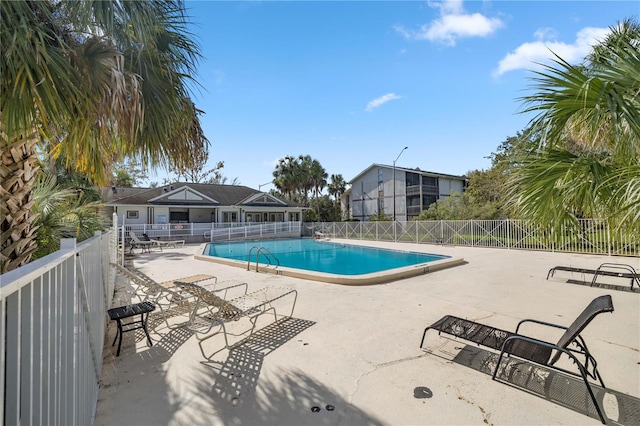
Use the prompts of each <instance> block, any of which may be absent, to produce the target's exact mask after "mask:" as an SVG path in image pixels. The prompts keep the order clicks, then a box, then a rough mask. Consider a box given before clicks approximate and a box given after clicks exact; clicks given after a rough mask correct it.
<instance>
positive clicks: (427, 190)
mask: <svg viewBox="0 0 640 426" xmlns="http://www.w3.org/2000/svg"><path fill="white" fill-rule="evenodd" d="M420 188H421V186H420V185H411V186H407V189H406V192H407V197H412V196H415V195H420ZM422 195H438V187H437V186H435V185H422Z"/></svg>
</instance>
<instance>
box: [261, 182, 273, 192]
mask: <svg viewBox="0 0 640 426" xmlns="http://www.w3.org/2000/svg"><path fill="white" fill-rule="evenodd" d="M270 183H273V181H270V182H267V183H261V184H260V185H258V191H260V190H262V187H263V186H266V185H269V184H270Z"/></svg>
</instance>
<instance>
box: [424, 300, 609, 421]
mask: <svg viewBox="0 0 640 426" xmlns="http://www.w3.org/2000/svg"><path fill="white" fill-rule="evenodd" d="M602 312H613V302H612V301H611V296H609V295H605V296H600V297H597V298H595V299H594V300H592V301H591V303H589V305H588V306H587V307H586V308H585V310H584V311H582V313H581V314H580V315H579V316H578V317H577V318H576V319H575V321H573V323H572V324H571V325H570V326H569V327H565V326H562V325H557V324H551V323H548V322H543V321H538V320H533V319H524V320H522V321H520V322H519V323H518V326H517V327H516V330H515V332H510V331H505V330H500V329H497V328H494V327H490V326H487V325H484V324H480V323H476V322H473V321H468V320H465V319H462V318H458V317H454V316H451V315H447V316H445V317H442V318H441V319H440V320H438V321H436V322H435V323H434V324H432V325H430V326H429V327H427V328H425V330H424V333H423V334H422V341H421V342H420V347H421V348H422V345H423V344H424V339H425V336H426V335H427V331H429V330H437V331H438V334H440V333H445V334H449V335H451V336H455V337H458V338H460V339H464V340H468V341H470V342H473V343H476V344H478V345H482V346H486V347H489V348H491V349H495V350H499V351H500V357H499V358H498V362H497V364H496V367H495V369H494V370H493V376H492V378H493V380H495V379H496V374H497V373H498V368H500V363H501V362H502V358H503V356H504V355H505V354H507V356H509V355H511V356H515V357H518V358H522V359H525V360H527V361H531V362H534V363H536V364H539V365H543V366H545V367H549V368H553V369H555V370H558V371H562V372H564V373H568V374H571V375H574V376H579V377H582V379H583V380H584V383H585V385H586V386H587V390H588V392H589V396H590V397H591V400H592V401H593V404H594V405H595V408H596V411H597V413H598V416H600V420H601V421H602V423H603V424H606V423H605V419H604V415H603V413H602V410H601V408H600V406H599V405H598V402H597V401H596V397H595V395H594V393H593V390H592V389H591V385H590V384H589V381H588V380H587V377H591V378H592V379H594V380H598V381H599V382H600V384H601V385H602V387H603V388H604V387H605V386H604V382H603V381H602V377H600V373H599V372H598V368H597V363H596V360H595V358H594V357H593V356H592V355H591V353H590V352H589V349H588V348H587V344H586V343H585V341H584V339H583V338H582V336H580V333H581V332H582V330H584V328H585V327H586V326H587V325H588V324H589V323H590V322H591V320H592V319H593V318H595V316H596V315H598V314H600V313H602ZM526 322H533V323H536V324H541V325H546V326H550V327H555V328H561V329H564V330H565V332H564V334H563V335H562V336H561V337H560V340H558V342H557V343H555V344H553V343H549V342H545V341H542V340H539V339H536V338H533V337H528V336H525V335H522V334H519V331H520V326H521V325H522V324H524V323H526ZM562 354H565V355H566V356H568V357H569V359H571V361H573V362H574V363H575V365H576V366H577V367H578V370H579V373H576V372H575V371H570V370H566V369H564V368H561V367H558V366H556V365H555V364H556V362H557V361H558V360H559V359H560V357H561V356H562ZM579 358H580V359H579Z"/></svg>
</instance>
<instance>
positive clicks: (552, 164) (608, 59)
mask: <svg viewBox="0 0 640 426" xmlns="http://www.w3.org/2000/svg"><path fill="white" fill-rule="evenodd" d="M639 46H640V26H639V25H638V24H637V23H635V22H634V21H631V20H627V21H625V22H623V23H619V24H618V25H617V26H616V27H614V28H612V29H611V33H610V35H609V36H608V37H607V38H606V39H604V40H602V41H601V42H600V43H598V44H597V45H596V46H595V47H594V48H593V51H592V53H591V55H589V56H588V57H587V58H586V60H585V61H584V63H583V64H581V65H577V66H574V65H571V64H569V63H567V62H566V61H564V60H562V59H561V58H560V57H557V58H556V60H555V62H554V63H553V64H552V65H549V66H546V67H545V68H544V69H543V70H542V71H540V72H537V73H536V76H535V77H534V79H533V80H534V82H535V84H534V86H533V88H534V90H535V93H534V94H533V95H530V96H526V97H524V98H523V102H524V107H525V108H524V110H523V112H525V113H530V112H533V113H535V114H536V116H535V117H534V118H533V120H532V121H531V123H530V129H529V130H530V131H531V133H530V134H532V135H535V138H537V139H536V140H537V142H538V148H537V149H535V150H532V151H529V152H528V153H526V155H521V156H519V158H517V159H516V161H515V162H514V164H513V168H512V169H511V170H510V172H511V173H510V175H511V179H510V182H509V184H510V201H511V204H512V206H515V207H516V208H517V209H518V210H519V211H520V212H521V213H523V215H524V216H525V217H529V218H532V219H537V220H539V221H541V222H542V223H544V224H547V225H553V226H554V227H556V228H559V227H560V226H561V225H563V224H565V223H574V224H576V223H577V219H579V218H606V219H608V220H609V221H610V222H611V223H613V224H614V225H615V228H616V229H617V230H618V231H620V232H627V233H630V232H631V233H638V232H639V231H640V226H639V224H640V96H638V95H639V94H640V49H639Z"/></svg>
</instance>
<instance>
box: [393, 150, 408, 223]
mask: <svg viewBox="0 0 640 426" xmlns="http://www.w3.org/2000/svg"><path fill="white" fill-rule="evenodd" d="M407 148H409V147H408V146H405V147H404V148H402V151H400V154H398V156H397V157H396V159H395V160H393V222H394V223H395V221H396V161H398V158H400V156H401V155H402V153H403V152H404V151H405V149H407ZM394 229H395V225H394Z"/></svg>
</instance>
